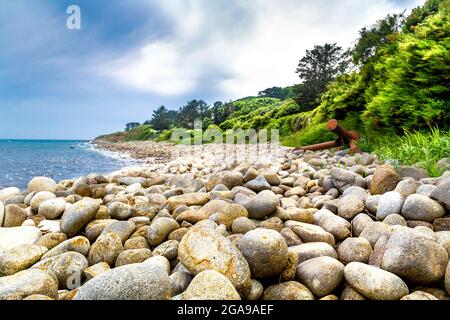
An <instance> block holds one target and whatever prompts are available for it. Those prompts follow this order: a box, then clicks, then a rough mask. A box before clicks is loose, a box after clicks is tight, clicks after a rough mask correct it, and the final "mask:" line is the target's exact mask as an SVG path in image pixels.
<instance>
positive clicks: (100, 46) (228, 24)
mask: <svg viewBox="0 0 450 320" xmlns="http://www.w3.org/2000/svg"><path fill="white" fill-rule="evenodd" d="M423 2H424V0H314V1H312V0H308V1H306V0H282V1H280V0H252V1H247V0H127V1H123V0H108V1H106V0H14V1H11V0H0V139H1V138H4V139H93V138H94V137H96V136H98V135H100V134H104V133H110V132H115V131H121V130H123V128H124V126H125V124H126V123H128V122H134V121H137V122H144V121H145V120H148V119H149V118H151V114H152V111H153V110H154V109H156V108H157V107H158V106H160V105H165V106H166V107H168V108H169V109H178V108H179V107H180V106H182V105H183V104H185V103H186V102H187V101H189V100H192V99H204V100H205V101H207V102H208V103H210V104H212V103H214V102H215V101H229V100H233V99H237V98H241V97H245V96H252V95H257V94H258V92H259V91H261V90H264V89H265V88H268V87H273V86H289V85H293V84H295V83H298V82H299V81H300V80H299V78H298V76H297V74H295V69H296V66H297V64H298V61H299V60H300V59H301V57H302V56H303V55H304V53H305V51H306V50H307V49H311V48H312V47H313V46H314V45H317V44H324V43H327V42H328V43H335V42H336V43H338V44H339V45H340V46H342V47H343V48H347V47H349V46H351V45H352V43H354V41H355V40H356V39H357V36H358V30H360V29H361V28H362V27H364V26H369V25H371V24H373V23H375V22H376V21H377V20H378V19H380V18H383V17H384V16H386V15H387V14H388V13H399V12H402V11H403V10H405V9H406V10H407V11H409V10H411V9H412V8H414V7H417V6H418V5H422V4H423ZM70 5H78V6H79V8H80V11H81V29H80V30H70V29H68V28H67V24H66V22H67V19H68V18H69V16H70V14H67V12H66V10H67V8H68V7H69V6H70Z"/></svg>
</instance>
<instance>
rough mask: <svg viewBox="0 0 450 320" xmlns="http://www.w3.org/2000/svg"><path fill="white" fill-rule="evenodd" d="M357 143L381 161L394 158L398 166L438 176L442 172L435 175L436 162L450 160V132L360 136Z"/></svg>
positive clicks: (436, 130) (433, 131) (441, 130)
mask: <svg viewBox="0 0 450 320" xmlns="http://www.w3.org/2000/svg"><path fill="white" fill-rule="evenodd" d="M358 144H359V146H360V147H361V149H362V150H364V151H367V152H373V153H375V154H377V155H378V156H379V157H380V159H381V160H388V159H395V160H398V161H400V163H401V164H405V165H415V166H418V167H421V168H424V169H426V170H427V172H428V174H429V175H430V176H432V177H437V176H440V175H441V174H442V172H438V170H437V169H436V163H437V162H438V161H439V160H441V159H442V158H448V157H450V130H443V129H438V128H432V129H431V130H429V131H415V132H409V133H406V134H405V135H403V136H396V135H387V136H378V137H375V138H371V139H368V138H367V137H363V138H362V139H361V140H360V142H359V143H358Z"/></svg>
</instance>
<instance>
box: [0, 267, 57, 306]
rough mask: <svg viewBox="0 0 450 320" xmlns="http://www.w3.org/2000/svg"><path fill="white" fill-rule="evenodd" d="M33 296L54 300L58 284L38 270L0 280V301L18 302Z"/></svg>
mask: <svg viewBox="0 0 450 320" xmlns="http://www.w3.org/2000/svg"><path fill="white" fill-rule="evenodd" d="M33 294H43V295H45V296H48V297H50V298H54V299H56V298H57V297H58V282H57V281H56V279H54V278H53V277H52V276H50V275H48V274H47V273H45V272H44V271H42V270H38V269H28V270H24V271H21V272H18V273H16V274H14V275H11V276H6V277H1V278H0V300H20V299H24V298H26V297H28V296H31V295H33Z"/></svg>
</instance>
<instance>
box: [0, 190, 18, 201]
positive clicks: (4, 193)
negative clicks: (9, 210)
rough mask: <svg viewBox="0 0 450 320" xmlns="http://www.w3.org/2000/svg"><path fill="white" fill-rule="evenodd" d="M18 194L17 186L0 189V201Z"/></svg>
mask: <svg viewBox="0 0 450 320" xmlns="http://www.w3.org/2000/svg"><path fill="white" fill-rule="evenodd" d="M19 194H20V190H19V188H16V187H11V188H5V189H2V190H0V202H6V201H7V200H8V199H10V198H13V197H15V196H18V195H19Z"/></svg>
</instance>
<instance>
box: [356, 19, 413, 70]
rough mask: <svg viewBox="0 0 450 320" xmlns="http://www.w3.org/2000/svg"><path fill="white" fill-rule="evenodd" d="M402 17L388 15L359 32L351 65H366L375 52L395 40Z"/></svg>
mask: <svg viewBox="0 0 450 320" xmlns="http://www.w3.org/2000/svg"><path fill="white" fill-rule="evenodd" d="M403 18H404V15H403V13H401V14H389V15H387V17H386V18H384V19H381V20H378V21H377V22H376V23H375V24H374V25H373V26H371V27H369V28H367V27H364V28H362V29H361V30H360V31H359V39H358V40H357V41H356V45H355V46H354V47H353V49H352V52H351V54H352V58H353V63H355V64H356V65H364V64H366V63H367V62H368V61H369V59H370V58H371V57H373V56H374V55H375V53H376V52H377V50H378V49H379V48H380V47H381V46H383V45H385V44H387V43H388V42H390V41H393V40H394V39H395V35H396V34H398V32H399V30H400V29H401V26H402V21H403Z"/></svg>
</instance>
